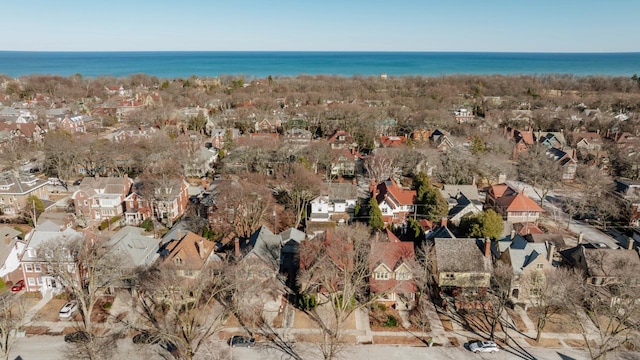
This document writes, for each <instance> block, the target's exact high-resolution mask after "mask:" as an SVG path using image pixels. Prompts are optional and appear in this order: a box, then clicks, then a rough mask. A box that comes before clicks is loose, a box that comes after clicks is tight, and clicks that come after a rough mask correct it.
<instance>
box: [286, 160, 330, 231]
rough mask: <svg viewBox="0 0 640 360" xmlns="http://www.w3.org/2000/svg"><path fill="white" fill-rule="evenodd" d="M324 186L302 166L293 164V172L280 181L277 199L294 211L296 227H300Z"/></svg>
mask: <svg viewBox="0 0 640 360" xmlns="http://www.w3.org/2000/svg"><path fill="white" fill-rule="evenodd" d="M322 186H323V183H322V181H321V180H320V179H319V178H318V177H317V176H316V175H315V174H314V173H313V172H311V171H310V170H307V168H305V167H304V166H302V165H300V164H293V165H292V167H291V171H290V172H289V173H288V174H286V175H284V176H283V178H282V179H281V180H280V182H279V184H278V186H277V187H276V192H277V194H278V195H277V197H278V199H279V201H280V202H281V203H283V204H284V205H285V206H287V207H288V208H290V209H291V210H293V213H294V214H295V217H296V218H295V224H294V227H296V228H297V227H298V226H300V223H301V222H302V215H303V214H304V212H305V211H306V210H307V206H308V205H309V202H310V201H311V200H313V199H314V198H316V197H317V196H318V195H320V190H321V189H322Z"/></svg>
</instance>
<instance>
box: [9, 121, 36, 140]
mask: <svg viewBox="0 0 640 360" xmlns="http://www.w3.org/2000/svg"><path fill="white" fill-rule="evenodd" d="M0 132H6V133H7V134H8V137H9V139H11V140H19V141H26V142H39V141H42V139H43V138H44V134H45V133H46V132H45V131H44V130H43V129H42V128H41V127H40V125H38V124H36V123H34V122H27V123H19V122H15V123H7V122H0Z"/></svg>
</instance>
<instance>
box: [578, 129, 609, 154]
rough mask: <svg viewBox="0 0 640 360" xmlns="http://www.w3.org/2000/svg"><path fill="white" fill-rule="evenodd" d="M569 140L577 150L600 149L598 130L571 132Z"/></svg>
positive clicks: (594, 150) (600, 142) (601, 144)
mask: <svg viewBox="0 0 640 360" xmlns="http://www.w3.org/2000/svg"><path fill="white" fill-rule="evenodd" d="M571 140H572V142H573V144H574V146H575V148H576V149H578V151H580V150H586V151H587V152H598V151H600V150H602V146H603V142H602V137H601V136H600V132H599V131H597V132H572V133H571Z"/></svg>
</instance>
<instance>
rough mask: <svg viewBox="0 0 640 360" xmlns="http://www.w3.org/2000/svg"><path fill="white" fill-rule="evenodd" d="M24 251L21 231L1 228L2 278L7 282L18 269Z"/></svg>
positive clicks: (0, 262)
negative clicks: (20, 256)
mask: <svg viewBox="0 0 640 360" xmlns="http://www.w3.org/2000/svg"><path fill="white" fill-rule="evenodd" d="M23 250H24V241H23V240H22V239H20V231H18V230H16V229H14V228H12V227H9V226H2V227H0V264H1V265H2V266H1V267H0V277H1V278H2V279H3V280H4V281H5V282H6V281H8V280H12V281H13V280H20V279H10V278H9V275H10V274H11V273H12V272H13V271H15V270H17V269H18V267H19V266H20V259H19V258H18V255H20V254H21V253H22V251H23Z"/></svg>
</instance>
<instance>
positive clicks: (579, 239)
mask: <svg viewBox="0 0 640 360" xmlns="http://www.w3.org/2000/svg"><path fill="white" fill-rule="evenodd" d="M583 239H584V234H583V233H582V232H581V233H580V235H578V245H580V244H582V240H583Z"/></svg>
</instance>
